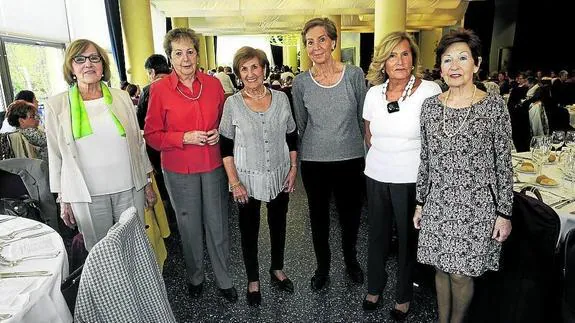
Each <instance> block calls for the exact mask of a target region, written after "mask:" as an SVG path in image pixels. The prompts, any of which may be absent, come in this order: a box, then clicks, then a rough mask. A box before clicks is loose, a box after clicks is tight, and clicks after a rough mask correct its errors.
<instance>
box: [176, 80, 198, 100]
mask: <svg viewBox="0 0 575 323" xmlns="http://www.w3.org/2000/svg"><path fill="white" fill-rule="evenodd" d="M198 82H200V81H199V80H198ZM203 89H204V85H203V84H202V83H201V82H200V91H199V92H198V95H197V96H196V97H195V98H194V97H190V96H187V95H186V94H185V93H184V92H183V91H182V90H180V86H179V84H178V85H176V90H178V92H180V94H181V95H183V96H184V97H185V98H186V99H188V100H192V101H196V100H197V99H199V98H200V96H201V95H202V90H203ZM190 90H191V91H192V95H194V89H193V88H191V89H190Z"/></svg>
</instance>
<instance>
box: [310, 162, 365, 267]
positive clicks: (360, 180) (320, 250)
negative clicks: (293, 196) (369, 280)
mask: <svg viewBox="0 0 575 323" xmlns="http://www.w3.org/2000/svg"><path fill="white" fill-rule="evenodd" d="M364 168H365V161H364V159H363V158H356V159H350V160H344V161H334V162H312V161H302V162H301V176H302V180H303V185H304V187H305V191H306V194H307V199H308V205H309V218H310V222H311V232H312V238H313V248H314V250H315V257H316V261H317V269H316V273H318V274H322V275H328V274H329V269H330V263H331V251H330V248H329V224H330V218H329V202H330V198H331V194H332V192H333V194H334V199H335V205H336V208H337V211H338V214H339V223H340V227H341V235H342V239H341V242H342V249H343V257H344V261H345V264H346V266H350V265H357V259H356V254H357V251H356V242H357V231H358V229H359V221H360V215H361V204H362V193H363V192H364V186H365V180H364V176H363V169H364Z"/></svg>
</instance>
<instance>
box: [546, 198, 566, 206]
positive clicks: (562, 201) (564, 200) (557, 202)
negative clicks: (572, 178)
mask: <svg viewBox="0 0 575 323" xmlns="http://www.w3.org/2000/svg"><path fill="white" fill-rule="evenodd" d="M565 202H569V200H568V199H562V200H559V201H555V202H553V203H551V204H549V206H550V207H556V206H557V205H559V204H562V203H565Z"/></svg>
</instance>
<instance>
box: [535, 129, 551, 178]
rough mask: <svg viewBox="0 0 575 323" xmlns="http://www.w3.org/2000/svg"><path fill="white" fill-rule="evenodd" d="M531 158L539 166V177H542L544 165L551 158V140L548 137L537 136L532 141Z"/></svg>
mask: <svg viewBox="0 0 575 323" xmlns="http://www.w3.org/2000/svg"><path fill="white" fill-rule="evenodd" d="M530 146H531V158H532V159H533V162H535V164H537V176H539V175H541V171H542V168H543V163H545V162H546V161H547V159H548V158H549V152H550V150H551V140H550V139H549V137H546V136H536V137H533V138H532V139H531V144H530Z"/></svg>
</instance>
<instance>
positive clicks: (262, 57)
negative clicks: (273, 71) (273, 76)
mask: <svg viewBox="0 0 575 323" xmlns="http://www.w3.org/2000/svg"><path fill="white" fill-rule="evenodd" d="M254 57H255V58H257V59H258V62H259V64H260V66H261V67H263V68H264V69H265V75H264V78H266V79H267V78H268V75H269V74H270V68H269V66H270V62H269V61H268V57H267V56H266V53H265V52H264V51H263V50H261V49H256V48H253V47H249V46H244V47H242V48H240V49H238V51H237V52H236V54H235V55H234V62H233V67H234V74H236V76H237V77H238V78H240V79H241V77H240V67H241V65H242V64H243V63H244V62H245V61H247V60H250V59H252V58H254Z"/></svg>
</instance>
